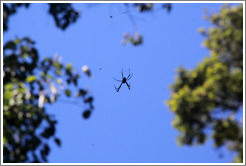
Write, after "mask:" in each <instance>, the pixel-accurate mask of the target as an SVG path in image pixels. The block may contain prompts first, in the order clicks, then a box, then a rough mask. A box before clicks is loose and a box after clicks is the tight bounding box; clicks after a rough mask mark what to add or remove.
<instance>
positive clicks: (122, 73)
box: [121, 69, 123, 79]
mask: <svg viewBox="0 0 246 166" xmlns="http://www.w3.org/2000/svg"><path fill="white" fill-rule="evenodd" d="M121 75H122V79H123V69H122V73H121Z"/></svg>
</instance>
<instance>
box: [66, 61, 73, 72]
mask: <svg viewBox="0 0 246 166" xmlns="http://www.w3.org/2000/svg"><path fill="white" fill-rule="evenodd" d="M72 68H73V66H72V64H71V63H68V64H67V70H68V71H69V72H72Z"/></svg>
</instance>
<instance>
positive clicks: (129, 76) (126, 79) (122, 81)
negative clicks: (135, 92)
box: [113, 69, 132, 92]
mask: <svg viewBox="0 0 246 166" xmlns="http://www.w3.org/2000/svg"><path fill="white" fill-rule="evenodd" d="M121 75H122V80H117V79H116V78H114V77H113V79H115V80H116V81H119V82H121V83H120V86H119V87H118V88H116V87H115V85H114V87H115V90H116V92H119V90H120V88H121V85H122V84H126V85H127V87H128V89H129V90H130V87H131V85H130V84H129V83H127V81H128V80H130V79H131V78H132V74H131V73H130V70H129V75H128V76H127V77H124V76H123V69H122V73H121Z"/></svg>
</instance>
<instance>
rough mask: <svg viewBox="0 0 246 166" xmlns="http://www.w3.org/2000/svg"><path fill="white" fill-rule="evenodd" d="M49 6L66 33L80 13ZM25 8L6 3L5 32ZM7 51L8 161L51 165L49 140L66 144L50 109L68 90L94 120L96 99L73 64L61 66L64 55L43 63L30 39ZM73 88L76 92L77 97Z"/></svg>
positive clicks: (9, 45) (16, 41) (11, 45)
mask: <svg viewBox="0 0 246 166" xmlns="http://www.w3.org/2000/svg"><path fill="white" fill-rule="evenodd" d="M49 5H50V10H49V12H50V13H51V15H52V16H53V17H54V19H55V21H56V25H57V27H58V28H61V29H62V30H64V29H66V28H67V27H68V25H69V24H70V23H72V22H74V21H76V18H77V14H76V13H77V12H75V10H74V9H73V8H72V7H71V4H49ZM21 6H26V7H28V6H29V4H4V13H5V15H4V31H6V30H7V29H8V26H7V23H8V18H9V16H10V15H12V14H13V13H15V12H16V10H17V8H18V7H21ZM3 49H4V51H3V62H4V64H3V74H4V77H3V92H4V93H3V152H4V154H3V161H4V162H47V156H48V154H49V152H50V147H49V145H48V143H47V141H48V139H50V138H53V140H54V141H55V143H56V144H57V145H58V146H60V145H61V141H60V139H59V138H57V137H56V136H55V131H56V123H57V121H56V120H55V117H54V115H51V114H49V113H47V111H46V109H45V106H46V105H47V104H53V103H55V102H56V101H57V100H58V99H59V97H60V96H61V94H62V92H64V94H65V96H67V97H72V96H73V97H77V98H78V101H81V102H83V103H85V104H86V105H88V108H87V109H86V110H84V112H83V114H82V116H83V117H84V118H89V117H90V115H91V111H92V110H93V97H92V96H90V95H89V94H88V91H87V90H85V89H83V88H81V87H80V86H79V84H78V80H79V78H80V74H79V73H78V71H76V70H75V69H74V68H73V66H72V64H66V65H64V64H62V63H61V59H60V57H59V55H55V56H54V57H52V58H50V57H47V58H45V59H43V60H40V58H39V57H40V55H39V54H38V51H37V49H36V48H35V42H34V41H32V40H31V39H30V38H28V37H24V38H21V39H19V38H17V39H14V40H12V41H8V42H7V43H6V44H5V45H4V47H3ZM88 73H90V72H89V71H88V69H87V72H86V71H85V74H87V75H88ZM88 76H89V75H88ZM72 86H74V87H75V88H74V87H72ZM74 89H77V93H76V94H74V95H73V94H72V92H74V91H75V90H74ZM81 99H82V100H81Z"/></svg>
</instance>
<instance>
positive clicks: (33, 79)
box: [26, 75, 37, 83]
mask: <svg viewBox="0 0 246 166" xmlns="http://www.w3.org/2000/svg"><path fill="white" fill-rule="evenodd" d="M35 80H37V77H36V76H35V75H30V76H29V77H27V78H26V81H27V82H28V83H30V82H33V81H35Z"/></svg>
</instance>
